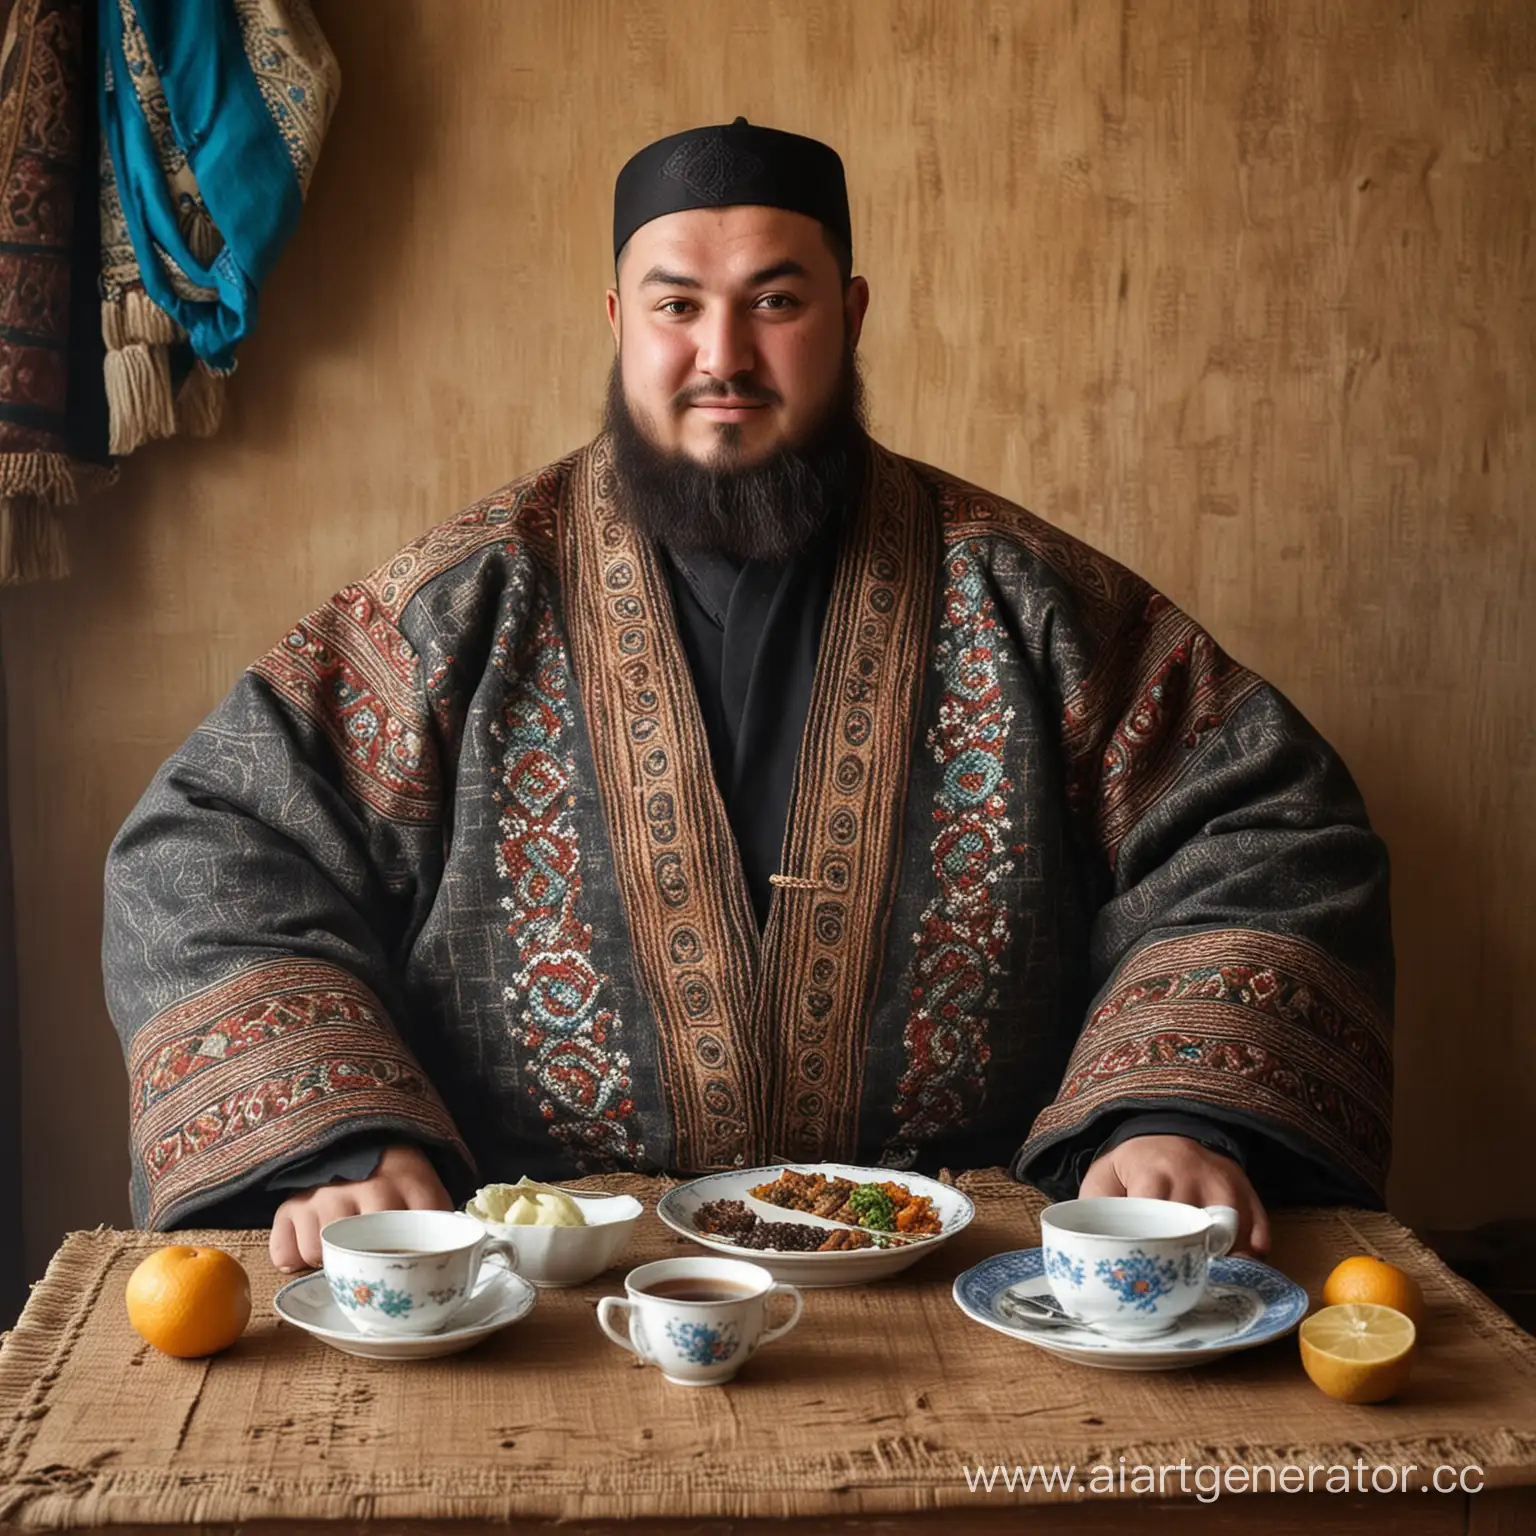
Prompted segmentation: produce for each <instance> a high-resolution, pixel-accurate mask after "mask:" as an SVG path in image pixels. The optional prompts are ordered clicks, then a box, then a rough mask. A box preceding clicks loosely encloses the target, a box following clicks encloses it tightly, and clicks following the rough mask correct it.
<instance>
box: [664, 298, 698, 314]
mask: <svg viewBox="0 0 1536 1536" xmlns="http://www.w3.org/2000/svg"><path fill="white" fill-rule="evenodd" d="M674 305H675V306H676V307H675V308H674V307H673V306H674ZM659 307H660V309H661V310H662V312H663V313H664V314H668V315H680V314H682V313H683V311H684V310H686V309H688V308H690V307H691V306H690V305H689V303H688V300H687V299H664V300H663V301H662V303H661V305H660V306H659Z"/></svg>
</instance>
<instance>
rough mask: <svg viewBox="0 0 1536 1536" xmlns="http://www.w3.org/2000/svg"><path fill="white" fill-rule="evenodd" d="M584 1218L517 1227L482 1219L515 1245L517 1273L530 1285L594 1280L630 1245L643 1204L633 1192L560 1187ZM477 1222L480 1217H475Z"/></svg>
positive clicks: (642, 1210) (555, 1284)
mask: <svg viewBox="0 0 1536 1536" xmlns="http://www.w3.org/2000/svg"><path fill="white" fill-rule="evenodd" d="M564 1193H565V1194H567V1195H569V1196H570V1197H571V1199H572V1200H574V1201H575V1202H576V1204H577V1206H578V1207H579V1208H580V1210H581V1214H582V1215H583V1216H584V1217H585V1218H586V1223H587V1224H586V1226H584V1227H518V1226H509V1225H507V1224H506V1223H505V1222H500V1221H480V1225H481V1226H483V1227H484V1228H485V1230H486V1231H487V1232H490V1233H492V1234H494V1235H495V1236H496V1237H504V1238H506V1240H507V1241H508V1242H509V1243H511V1244H512V1245H513V1247H515V1248H516V1249H517V1272H518V1274H520V1275H521V1276H522V1277H523V1279H525V1280H530V1281H532V1282H533V1284H534V1285H541V1286H550V1287H554V1286H561V1285H581V1284H583V1283H585V1282H586V1281H588V1280H595V1279H596V1278H597V1276H599V1275H600V1274H602V1272H603V1271H604V1270H605V1269H608V1268H609V1267H610V1266H611V1265H613V1264H614V1263H615V1262H616V1261H617V1259H618V1257H619V1255H620V1254H621V1253H623V1251H624V1249H625V1248H626V1247H627V1246H628V1243H629V1240H630V1238H631V1236H632V1235H633V1234H634V1230H635V1223H636V1222H637V1221H639V1220H640V1217H641V1216H642V1215H643V1214H644V1211H645V1207H644V1206H643V1205H641V1204H640V1202H639V1201H638V1200H636V1199H635V1197H634V1196H633V1195H588V1194H583V1193H581V1192H580V1191H579V1190H574V1189H568V1190H565V1191H564ZM476 1220H480V1218H478V1217H477V1218H476Z"/></svg>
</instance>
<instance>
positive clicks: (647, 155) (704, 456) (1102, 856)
mask: <svg viewBox="0 0 1536 1536" xmlns="http://www.w3.org/2000/svg"><path fill="white" fill-rule="evenodd" d="M851 252H852V236H851V230H850V222H849V213H848V200H847V192H846V188H845V184H844V177H843V168H842V163H841V161H840V160H839V158H838V157H837V155H836V154H835V153H834V152H833V151H832V150H831V149H829V148H828V147H827V146H825V145H822V144H819V143H817V142H815V141H813V140H810V139H805V138H801V137H798V136H796V135H792V134H786V133H781V132H777V131H774V130H770V129H765V128H759V127H754V126H752V125H750V124H748V123H747V122H746V121H745V120H744V119H740V118H738V119H737V120H736V122H735V123H733V124H731V125H729V126H726V127H711V128H704V129H698V130H694V131H691V132H688V133H684V134H678V135H675V136H673V137H671V138H668V139H663V140H661V141H660V142H659V143H656V144H653V145H651V146H649V147H648V148H646V149H644V150H642V151H641V152H640V153H639V154H637V155H636V156H635V157H634V158H633V159H632V160H631V161H630V162H629V163H628V164H627V165H626V166H625V167H624V169H623V171H622V172H621V174H620V176H619V179H618V183H617V188H616V193H615V213H614V253H615V279H614V286H613V288H612V289H610V290H609V292H608V296H607V307H608V319H609V323H610V324H611V326H612V329H613V335H614V340H615V344H616V347H617V358H616V361H615V363H614V366H613V372H612V376H611V379H610V382H609V391H608V403H607V415H606V421H605V425H604V430H603V432H602V433H601V435H600V436H599V437H598V438H597V439H596V440H595V441H593V442H591V443H589V444H587V445H586V446H585V447H583V448H580V449H578V450H577V451H576V452H574V453H572V454H571V455H570V456H569V457H568V458H565V459H563V460H561V461H560V462H558V463H556V464H552V465H549V466H547V467H546V468H543V469H540V470H538V471H537V472H536V473H533V474H530V475H526V476H524V477H523V478H522V479H520V480H516V481H514V482H513V483H512V484H511V485H508V486H506V487H505V488H503V489H502V490H500V491H497V492H495V493H494V494H493V495H491V496H488V497H487V498H486V499H485V500H484V501H482V502H480V503H479V504H478V505H476V506H474V507H471V508H470V509H469V510H468V511H467V512H464V513H462V514H461V515H459V516H458V517H455V518H453V519H452V520H450V521H448V522H446V523H443V524H442V525H440V526H439V527H436V528H434V529H432V530H431V531H430V532H428V533H426V534H424V535H423V536H422V537H421V538H419V539H418V540H417V541H416V542H415V543H414V544H412V545H411V546H410V547H409V548H407V549H405V550H404V551H402V552H401V553H400V554H399V555H398V556H396V557H395V558H394V559H393V560H391V561H389V562H388V563H387V564H386V565H384V566H383V567H381V568H380V569H379V570H378V571H376V572H375V573H374V574H373V575H372V576H370V577H368V578H366V579H365V580H363V581H361V582H359V583H357V584H356V585H355V586H350V587H347V588H346V589H344V590H343V591H342V592H340V593H338V594H337V595H336V597H334V598H333V599H332V600H331V601H330V602H328V603H326V604H325V605H323V606H322V607H321V608H320V609H318V610H317V611H316V612H314V613H312V614H311V615H310V616H309V617H308V618H306V619H304V620H302V621H301V622H300V623H299V624H297V625H296V626H295V627H294V629H293V630H292V631H291V632H290V633H289V634H288V635H287V636H286V637H285V638H284V639H283V640H282V641H281V642H280V643H279V644H277V645H276V646H274V647H273V649H272V650H271V651H270V652H269V653H268V654H267V655H266V656H264V657H263V658H262V659H261V660H259V661H258V662H256V664H255V665H254V666H253V667H252V668H251V669H250V670H249V672H247V673H246V675H245V676H244V677H243V678H242V679H241V680H240V682H239V683H238V684H237V685H236V687H235V689H234V690H233V692H232V693H231V694H230V695H229V697H228V698H227V699H225V701H224V702H223V703H222V704H221V705H220V706H219V708H218V709H217V710H216V711H215V712H214V714H213V715H212V716H211V717H210V718H209V720H208V721H207V722H206V723H205V724H204V725H203V726H202V727H201V728H200V729H199V730H198V731H197V732H196V733H195V734H194V735H193V736H192V738H191V739H190V740H189V741H188V742H187V744H186V745H185V746H184V747H183V748H182V749H181V750H180V751H179V752H177V753H176V755H175V756H174V757H173V758H172V759H171V760H170V762H169V763H167V764H166V765H165V767H164V768H163V769H162V770H161V772H160V773H159V775H158V776H157V777H156V778H155V780H154V782H153V783H152V784H151V785H150V787H149V789H148V791H147V792H146V794H145V796H144V798H143V800H142V801H141V802H140V804H139V806H138V807H137V808H136V810H135V811H134V812H133V815H132V816H131V818H130V819H129V821H128V823H127V825H126V826H125V827H124V828H123V830H122V832H121V833H120V835H119V836H118V838H117V840H116V842H115V844H114V846H113V849H112V853H111V857H110V861H109V866H108V895H107V908H106V938H105V947H104V954H105V972H106V981H107V991H108V997H109V1001H110V1005H111V1008H112V1013H113V1017H114V1020H115V1022H116V1025H117V1028H118V1030H119V1033H120V1035H121V1038H122V1043H123V1047H124V1051H125V1054H126V1057H127V1063H128V1070H129V1076H130V1082H131V1091H132V1140H133V1180H132V1195H133V1203H134V1211H135V1217H136V1219H137V1220H138V1221H139V1222H140V1223H141V1224H144V1225H149V1226H154V1227H161V1228H165V1227H172V1226H177V1225H185V1224H187V1223H189V1222H192V1221H196V1222H199V1223H208V1222H215V1223H218V1222H223V1223H227V1224H232V1225H233V1224H242V1225H244V1224H250V1223H251V1222H253V1221H260V1222H263V1223H265V1222H266V1221H268V1220H271V1221H272V1223H273V1228H272V1256H273V1260H274V1262H275V1263H277V1264H278V1265H279V1266H280V1267H282V1268H285V1269H286V1268H292V1267H295V1266H297V1265H299V1264H301V1263H307V1264H316V1263H318V1262H319V1257H320V1255H319V1236H318V1235H319V1230H320V1227H321V1226H322V1225H323V1224H324V1223H325V1222H326V1221H328V1220H331V1219H334V1218H335V1217H338V1216H342V1215H346V1214H349V1213H352V1212H354V1211H359V1210H375V1209H389V1208H395V1207H416V1206H448V1205H451V1204H454V1203H457V1202H459V1201H461V1200H463V1199H464V1198H465V1196H466V1194H467V1192H468V1191H469V1190H471V1189H472V1188H473V1187H474V1184H475V1183H476V1181H477V1180H489V1179H503V1178H514V1179H515V1178H516V1177H517V1176H518V1175H519V1174H524V1173H526V1174H529V1175H532V1176H534V1177H536V1178H558V1177H561V1176H571V1175H574V1174H577V1173H580V1172H591V1171H600V1170H615V1169H638V1170H647V1171H649V1170H675V1171H682V1172H688V1173H697V1172H702V1171H705V1170H710V1169H721V1168H731V1167H747V1166H752V1165H755V1164H760V1163H766V1162H771V1161H775V1160H780V1159H788V1160H793V1161H796V1162H810V1161H815V1160H820V1159H837V1160H843V1161H855V1162H860V1163H867V1164H879V1165H882V1166H884V1167H887V1168H891V1169H908V1168H925V1169H932V1168H936V1167H938V1166H940V1165H948V1166H950V1167H964V1166H977V1165H987V1164H994V1163H999V1162H1002V1163H1007V1164H1008V1165H1009V1166H1010V1167H1011V1169H1012V1171H1013V1173H1014V1175H1015V1176H1016V1177H1018V1178H1020V1179H1028V1180H1030V1181H1032V1182H1034V1183H1036V1184H1039V1185H1041V1186H1042V1187H1044V1188H1045V1189H1047V1190H1048V1191H1051V1192H1053V1193H1056V1194H1059V1195H1065V1194H1071V1193H1076V1192H1077V1191H1078V1190H1079V1188H1081V1190H1082V1192H1084V1193H1089V1194H1092V1193H1107V1194H1122V1193H1129V1194H1135V1195H1151V1196H1162V1197H1168V1198H1173V1199H1180V1200H1188V1201H1192V1202H1194V1203H1197V1204H1210V1203H1226V1204H1232V1205H1235V1206H1237V1207H1238V1208H1239V1211H1240V1213H1241V1219H1242V1235H1241V1241H1242V1242H1243V1244H1244V1245H1246V1246H1247V1247H1249V1248H1251V1249H1253V1250H1256V1251H1263V1249H1264V1248H1265V1246H1266V1244H1267V1225H1266V1218H1265V1214H1264V1206H1263V1201H1262V1199H1261V1194H1260V1191H1262V1192H1263V1197H1264V1198H1268V1199H1271V1200H1273V1199H1277V1198H1278V1199H1293V1198H1305V1199H1335V1200H1347V1201H1352V1202H1359V1203H1370V1204H1376V1203H1379V1202H1380V1199H1381V1191H1382V1186H1383V1181H1384V1178H1385V1173H1386V1167H1387V1159H1388V1153H1389V1144H1390V1109H1391V1094H1390V1076H1391V1055H1390V1042H1389V1030H1388V1024H1387V1018H1388V1014H1389V1010H1390V1006H1391V989H1392V970H1391V941H1390V932H1389V923H1388V913H1387V895H1386V892H1387V866H1386V858H1385V854H1384V851H1383V848H1382V846H1381V843H1380V842H1379V840H1378V839H1377V838H1376V837H1375V835H1374V834H1373V833H1372V832H1371V830H1370V827H1369V824H1368V822H1367V820H1366V816H1365V812H1364V809H1363V807H1362V805H1361V802H1360V798H1359V796H1358V794H1357V793H1356V790H1355V788H1354V785H1353V784H1352V783H1351V781H1350V778H1349V775H1348V773H1347V772H1346V770H1345V769H1344V767H1343V765H1342V764H1341V762H1340V761H1339V759H1338V758H1337V756H1336V755H1335V754H1334V753H1333V752H1332V751H1331V750H1330V749H1329V748H1328V746H1327V745H1326V744H1325V743H1324V742H1323V741H1322V740H1320V739H1319V737H1318V736H1317V734H1316V733H1315V732H1314V731H1313V730H1312V729H1311V728H1310V727H1309V726H1308V725H1307V724H1306V722H1305V721H1304V720H1303V719H1302V718H1301V717H1300V716H1299V715H1298V714H1297V712H1296V711H1295V709H1294V708H1292V707H1291V706H1290V705H1289V704H1288V703H1287V702H1286V701H1285V700H1284V699H1283V698H1282V697H1281V696H1280V695H1279V694H1278V693H1277V692H1276V691H1275V690H1274V689H1273V688H1270V687H1268V686H1267V685H1266V684H1265V683H1264V682H1263V681H1262V680H1261V679H1259V678H1258V677H1255V676H1254V675H1253V674H1252V673H1251V672H1248V671H1246V670H1244V669H1243V668H1242V667H1240V666H1238V665H1236V664H1235V663H1234V662H1232V661H1231V660H1230V659H1229V658H1228V657H1227V656H1226V655H1224V654H1223V652H1222V651H1221V650H1220V649H1219V648H1218V647H1217V646H1216V644H1215V643H1214V642H1213V641H1212V640H1211V639H1210V638H1209V636H1207V635H1206V634H1205V633H1204V632H1203V631H1202V630H1201V629H1200V628H1199V626H1198V625H1196V624H1195V623H1194V622H1193V621H1192V620H1191V619H1190V618H1188V617H1187V616H1186V615H1184V614H1183V613H1181V612H1180V611H1179V610H1178V609H1177V608H1176V607H1174V605H1173V604H1172V603H1170V602H1169V601H1168V600H1167V599H1166V598H1164V597H1162V596H1160V595H1159V594H1158V593H1156V592H1155V591H1153V590H1152V589H1151V588H1150V587H1149V586H1148V585H1147V584H1146V583H1145V582H1144V581H1142V580H1140V579H1139V578H1138V577H1136V576H1135V575H1133V574H1131V573H1130V572H1128V571H1126V570H1125V569H1123V568H1122V567H1120V566H1119V565H1117V564H1115V563H1114V562H1113V561H1111V560H1109V559H1107V558H1106V557H1104V556H1102V555H1100V554H1097V553H1096V552H1094V551H1093V550H1091V549H1088V548H1086V547H1085V546H1084V545H1082V544H1080V543H1078V542H1077V541H1076V540H1074V539H1072V538H1070V537H1068V536H1067V535H1066V534H1064V533H1062V532H1060V531H1059V530H1057V529H1055V528H1053V527H1051V526H1050V525H1048V524H1046V523H1044V522H1042V521H1040V520H1039V519H1038V518H1036V517H1034V516H1032V515H1031V514H1030V513H1028V512H1026V511H1024V510H1023V509H1022V508H1020V507H1017V506H1014V505H1012V504H1011V503H1009V502H1007V501H1005V500H1003V499H1002V498H1000V497H998V496H995V495H991V494H989V493H987V492H985V491H982V490H979V489H977V488H976V487H974V486H971V485H968V484H966V483H964V482H963V481H961V480H958V479H956V478H955V477H954V476H953V475H949V474H946V473H944V472H943V471H941V470H938V469H934V468H931V467H929V466H927V465H924V464H919V463H916V462H913V461H912V460H909V459H906V458H903V457H902V456H900V455H899V454H896V453H893V452H891V451H889V450H888V449H886V448H883V447H881V446H880V445H879V444H877V443H875V442H874V441H873V440H872V439H871V438H870V437H869V435H868V433H867V431H866V427H865V418H864V412H863V404H862V390H861V382H860V374H859V369H858V366H857V362H856V358H857V347H858V343H859V336H860V331H861V328H862V325H863V322H864V317H865V312H866V309H867V306H868V303H869V287H868V284H867V283H866V281H865V279H864V278H862V277H857V276H854V275H853V272H852V255H851Z"/></svg>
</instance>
